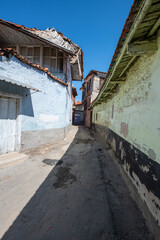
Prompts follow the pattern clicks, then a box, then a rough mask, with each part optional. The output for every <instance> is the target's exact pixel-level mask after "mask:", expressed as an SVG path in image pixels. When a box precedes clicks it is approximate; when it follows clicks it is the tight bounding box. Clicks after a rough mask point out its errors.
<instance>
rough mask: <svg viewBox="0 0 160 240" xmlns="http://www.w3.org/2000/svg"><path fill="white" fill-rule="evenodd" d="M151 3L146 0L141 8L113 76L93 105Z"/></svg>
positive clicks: (121, 54)
mask: <svg viewBox="0 0 160 240" xmlns="http://www.w3.org/2000/svg"><path fill="white" fill-rule="evenodd" d="M151 4H152V0H146V1H145V3H144V4H143V6H142V7H141V8H140V10H139V14H138V16H137V17H136V19H135V21H134V23H133V24H132V27H131V30H130V32H129V33H128V37H127V39H126V41H125V43H124V45H123V47H122V50H121V52H120V56H119V58H118V60H117V61H116V64H115V66H114V69H113V71H112V74H111V76H110V77H109V79H108V80H107V81H106V82H105V84H104V86H103V88H102V91H101V92H100V94H99V96H98V98H97V100H96V101H95V102H94V103H93V106H94V105H95V103H96V102H97V101H98V100H99V98H100V97H101V96H102V94H103V92H104V90H105V89H106V87H107V86H108V84H109V82H110V80H111V78H112V77H113V75H114V72H115V70H116V68H117V66H118V64H119V62H120V61H121V59H122V57H123V54H124V53H125V51H126V49H127V45H128V43H129V42H130V41H131V40H132V37H133V36H134V34H135V32H136V30H137V28H138V26H139V24H140V23H141V22H142V20H143V18H144V16H145V15H146V13H147V11H148V8H149V7H150V6H151ZM93 106H92V107H93Z"/></svg>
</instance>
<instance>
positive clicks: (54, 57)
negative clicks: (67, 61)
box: [43, 47, 64, 73]
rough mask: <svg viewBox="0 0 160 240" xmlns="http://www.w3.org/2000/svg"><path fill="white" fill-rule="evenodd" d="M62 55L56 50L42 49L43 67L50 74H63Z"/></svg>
mask: <svg viewBox="0 0 160 240" xmlns="http://www.w3.org/2000/svg"><path fill="white" fill-rule="evenodd" d="M63 64H64V54H63V52H61V51H59V50H57V49H56V48H50V47H44V48H43V65H44V67H47V68H48V69H49V71H50V72H51V73H63V72H64V69H63Z"/></svg>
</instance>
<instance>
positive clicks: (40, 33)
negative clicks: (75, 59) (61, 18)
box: [0, 19, 80, 55]
mask: <svg viewBox="0 0 160 240" xmlns="http://www.w3.org/2000/svg"><path fill="white" fill-rule="evenodd" d="M0 24H1V25H5V26H7V27H10V28H12V29H14V30H17V31H20V32H22V33H24V34H26V35H28V36H30V37H34V38H36V39H37V40H40V41H42V42H45V43H46V44H49V43H50V44H51V45H53V46H55V47H57V48H59V49H61V50H63V51H65V52H67V53H68V54H71V55H74V54H76V53H77V52H78V51H79V50H80V47H79V46H78V45H76V44H75V43H73V42H72V41H71V40H70V39H69V38H67V37H65V36H64V35H63V34H62V33H61V32H58V31H56V30H55V29H54V28H51V29H49V28H48V29H46V30H39V29H36V28H28V27H25V26H24V25H19V24H15V23H11V22H8V21H5V20H3V19H0ZM1 30H2V31H3V34H5V31H4V29H3V27H2V29H1ZM0 40H1V42H2V41H3V36H1V39H0Z"/></svg>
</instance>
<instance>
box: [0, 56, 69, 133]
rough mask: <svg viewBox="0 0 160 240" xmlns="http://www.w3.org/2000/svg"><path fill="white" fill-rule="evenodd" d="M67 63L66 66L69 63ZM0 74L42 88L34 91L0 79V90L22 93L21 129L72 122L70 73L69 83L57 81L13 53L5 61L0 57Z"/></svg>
mask: <svg viewBox="0 0 160 240" xmlns="http://www.w3.org/2000/svg"><path fill="white" fill-rule="evenodd" d="M68 67H69V66H68ZM0 75H3V76H4V79H1V80H5V78H6V79H7V78H10V79H13V80H15V81H18V82H21V83H23V84H24V83H26V84H28V85H30V86H32V87H34V88H37V89H39V90H40V91H41V92H34V91H33V90H29V89H26V88H23V87H20V86H17V85H13V84H11V83H6V82H4V81H0V91H1V92H6V93H11V94H18V95H20V96H22V100H21V108H20V112H19V113H20V114H21V115H22V124H21V128H22V129H21V130H22V131H32V130H44V129H53V128H63V127H66V126H67V125H69V124H71V122H72V119H71V117H72V114H71V111H72V100H71V89H72V88H71V86H72V80H71V76H70V74H68V75H67V76H68V77H67V78H68V81H69V87H66V86H64V85H62V84H59V83H57V82H56V81H54V80H53V79H52V78H50V77H49V76H48V75H47V74H46V73H44V72H43V71H40V70H38V69H36V68H33V67H31V66H29V65H28V64H25V63H22V62H20V61H19V60H18V59H17V58H16V57H14V56H12V57H11V58H10V59H9V60H8V61H6V60H5V61H3V60H2V59H0Z"/></svg>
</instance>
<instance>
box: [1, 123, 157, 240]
mask: <svg viewBox="0 0 160 240" xmlns="http://www.w3.org/2000/svg"><path fill="white" fill-rule="evenodd" d="M74 131H75V128H74ZM59 144H60V143H59ZM67 144H68V145H65V144H62V145H63V150H64V149H65V147H66V146H69V143H68V142H67ZM60 147H62V146H60V145H59V148H60ZM48 151H51V152H52V154H51V153H50V155H48V156H50V157H49V158H45V160H44V157H45V154H44V153H43V157H42V155H39V157H38V158H39V159H40V160H39V161H38V160H37V161H36V159H38V158H37V156H36V153H34V152H33V153H30V154H32V155H34V157H33V158H32V161H31V162H30V164H32V163H33V162H35V161H36V164H40V163H41V165H42V162H43V169H48V170H45V171H46V178H45V179H44V180H43V181H42V183H41V185H40V186H39V187H38V189H37V191H35V193H34V194H33V196H32V197H31V198H30V199H29V200H28V202H27V203H26V204H25V206H24V208H22V210H21V211H20V212H19V215H18V216H17V218H16V219H15V221H14V222H13V224H11V226H10V228H9V229H8V231H6V233H5V235H4V236H3V238H2V239H3V240H40V239H43V240H151V239H152V237H151V234H150V233H149V231H148V229H147V227H146V225H145V220H144V219H143V217H142V215H141V212H140V211H139V210H138V208H137V206H136V204H135V202H134V201H133V200H132V199H131V197H130V194H129V191H128V188H127V187H126V185H125V183H124V181H123V179H122V177H121V175H120V173H119V171H118V168H117V166H116V165H115V163H114V162H113V160H112V159H111V158H110V156H109V154H108V152H107V148H106V145H105V144H104V143H103V142H101V141H100V140H99V139H97V138H96V137H95V136H94V134H93V133H92V132H90V131H89V130H87V129H85V128H83V127H81V128H79V130H78V132H77V133H76V135H75V138H74V139H73V141H72V143H71V145H70V146H69V147H68V149H67V151H66V152H65V151H64V154H63V156H62V157H61V159H60V160H59V161H58V162H57V159H55V158H54V156H55V154H53V153H54V151H52V149H51V148H50V149H48ZM55 163H56V166H54V165H55ZM27 164H29V161H28V162H27ZM37 166H38V165H37ZM37 166H36V168H35V172H36V176H37V173H38V168H37ZM44 166H46V168H45V167H44ZM21 167H22V168H23V164H21ZM32 168H33V166H32ZM13 169H15V168H12V169H11V170H10V171H14V170H13ZM27 169H28V168H27V167H26V175H25V176H24V178H26V176H27V174H28V173H27V171H28V170H27ZM24 171H25V170H24ZM47 171H48V175H47ZM33 172H34V168H33ZM10 174H11V173H10ZM12 174H13V173H12ZM39 174H40V176H39V177H40V178H41V174H42V167H40V165H39ZM23 175H24V174H23ZM33 176H34V175H32V181H29V179H28V182H29V183H28V185H27V186H26V185H25V186H24V189H23V191H24V193H25V192H28V191H29V187H31V188H32V185H34V179H33ZM3 177H4V176H3ZM21 177H22V176H21ZM28 178H30V175H28ZM35 180H36V178H35ZM8 181H10V180H8ZM2 184H3V181H2ZM8 184H9V183H8ZM8 186H9V185H8ZM22 186H23V180H22ZM18 189H19V188H14V192H15V191H17V192H16V194H17V198H18V194H20V193H21V191H22V190H21V191H19V192H18ZM8 191H9V190H8ZM11 191H12V190H11ZM12 195H13V193H10V194H9V193H8V195H7V196H8V197H10V202H7V204H8V205H9V209H12ZM22 198H23V195H22ZM22 198H21V199H22ZM15 200H16V197H14V201H13V202H15ZM13 204H15V203H13ZM14 206H15V205H14ZM2 212H3V211H2ZM3 214H4V215H5V213H3ZM6 214H8V213H6ZM6 217H8V218H9V214H8V216H6Z"/></svg>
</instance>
